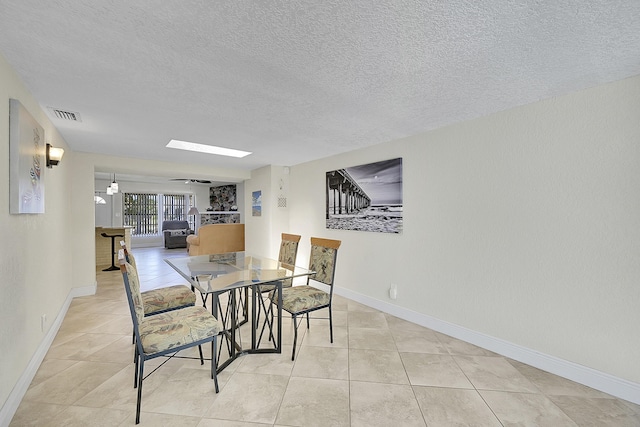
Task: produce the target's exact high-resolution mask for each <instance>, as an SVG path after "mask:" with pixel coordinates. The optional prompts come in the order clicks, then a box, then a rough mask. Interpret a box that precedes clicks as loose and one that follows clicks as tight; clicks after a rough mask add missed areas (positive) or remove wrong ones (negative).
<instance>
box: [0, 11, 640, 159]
mask: <svg viewBox="0 0 640 427" xmlns="http://www.w3.org/2000/svg"><path fill="white" fill-rule="evenodd" d="M0 52H1V53H2V55H4V57H5V58H6V59H7V61H8V62H9V63H10V64H11V65H12V67H13V68H14V69H15V70H16V71H17V73H18V74H19V75H20V77H21V78H22V80H23V81H24V83H25V84H26V86H27V87H28V88H29V90H30V91H31V92H32V93H33V95H34V96H35V97H36V98H37V99H38V101H39V102H40V104H41V106H42V107H43V108H45V109H46V108H47V107H54V108H60V109H63V110H69V111H73V112H78V113H80V116H81V118H82V122H81V123H73V122H67V121H63V120H60V119H57V118H54V117H53V115H51V118H52V121H53V123H54V124H55V125H56V127H58V129H59V130H60V132H61V134H62V135H63V137H64V138H65V139H66V141H67V142H68V144H69V145H70V147H71V148H72V149H74V150H77V151H86V152H95V153H105V154H110V155H118V156H127V157H141V158H150V159H158V160H165V161H177V162H182V163H198V164H208V165H212V166H223V167H226V168H242V169H254V168H256V167H260V166H263V165H267V164H277V165H295V164H298V163H301V162H305V161H309V160H313V159H317V158H321V157H326V156H329V155H332V154H336V153H340V152H344V151H349V150H353V149H356V148H360V147H364V146H368V145H373V144H377V143H381V142H385V141H389V140H393V139H397V138H400V137H405V136H409V135H414V134H417V133H420V132H424V131H427V130H430V129H434V128H438V127H441V126H444V125H447V124H451V123H454V122H459V121H462V120H467V119H471V118H475V117H480V116H484V115H487V114H490V113H492V112H495V111H500V110H504V109H508V108H511V107H514V106H517V105H523V104H527V103H531V102H535V101H537V100H540V99H543V98H548V97H552V96H556V95H561V94H565V93H568V92H571V91H574V90H578V89H582V88H586V87H590V86H595V85H598V84H601V83H605V82H609V81H614V80H619V79H622V78H626V77H629V76H632V75H637V74H640V1H638V0H627V1H615V0H603V1H590V0H567V1H539V0H536V1H534V0H529V1H527V0H510V1H509V0H505V1H473V0H450V1H435V0H423V1H410V0H404V1H386V0H384V1H383V0H376V1H372V0H362V1H344V0H309V1H285V0H279V1H275V0H272V1H235V0H234V1H231V0H229V1H209V0H200V1H195V0H192V1H180V2H174V1H166V0H165V1H162V0H157V1H154V0H144V1H142V0H136V1H131V0H109V1H104V2H97V1H94V2H83V1H78V0H47V1H36V0H0ZM48 113H49V112H48ZM172 138H175V139H182V140H189V141H195V142H200V143H204V144H211V145H220V146H225V147H231V148H237V149H240V150H248V151H253V152H254V154H252V155H250V156H248V157H246V158H244V159H229V158H220V157H217V156H211V155H203V154H191V153H186V152H184V153H183V152H179V151H176V150H172V149H169V148H165V145H166V144H167V142H168V141H169V140H170V139H172Z"/></svg>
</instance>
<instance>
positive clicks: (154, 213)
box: [122, 193, 159, 236]
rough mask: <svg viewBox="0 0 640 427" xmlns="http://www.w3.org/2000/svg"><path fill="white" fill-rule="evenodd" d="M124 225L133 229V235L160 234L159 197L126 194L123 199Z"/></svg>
mask: <svg viewBox="0 0 640 427" xmlns="http://www.w3.org/2000/svg"><path fill="white" fill-rule="evenodd" d="M122 210H123V218H122V220H123V223H124V225H125V227H126V226H129V227H133V228H132V229H131V234H132V235H137V236H145V235H151V234H158V222H159V218H158V195H157V194H145V193H124V194H123V197H122Z"/></svg>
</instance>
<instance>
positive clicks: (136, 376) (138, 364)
mask: <svg viewBox="0 0 640 427" xmlns="http://www.w3.org/2000/svg"><path fill="white" fill-rule="evenodd" d="M133 361H134V362H135V364H136V366H135V369H136V371H135V373H134V376H133V388H136V387H137V386H138V375H139V371H138V369H140V363H139V362H140V355H139V354H138V346H137V345H136V348H135V355H134V356H133Z"/></svg>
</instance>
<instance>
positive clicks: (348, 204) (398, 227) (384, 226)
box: [326, 158, 403, 233]
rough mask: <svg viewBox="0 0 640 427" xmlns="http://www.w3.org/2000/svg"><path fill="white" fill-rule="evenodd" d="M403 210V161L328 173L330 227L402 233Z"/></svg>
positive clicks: (327, 191) (366, 165) (328, 218)
mask: <svg viewBox="0 0 640 427" xmlns="http://www.w3.org/2000/svg"><path fill="white" fill-rule="evenodd" d="M402 211H403V207H402V158H397V159H391V160H384V161H381V162H376V163H369V164H365V165H359V166H353V167H349V168H344V169H337V170H334V171H330V172H327V174H326V221H327V228H330V229H338V230H356V231H371V232H379V233H401V232H402Z"/></svg>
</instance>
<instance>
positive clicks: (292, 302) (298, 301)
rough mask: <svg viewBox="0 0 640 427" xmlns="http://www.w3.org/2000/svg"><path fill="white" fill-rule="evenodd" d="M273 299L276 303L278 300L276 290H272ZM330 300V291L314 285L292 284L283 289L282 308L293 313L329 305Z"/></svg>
mask: <svg viewBox="0 0 640 427" xmlns="http://www.w3.org/2000/svg"><path fill="white" fill-rule="evenodd" d="M271 300H272V301H273V302H274V303H275V302H276V301H277V295H276V294H275V292H272V294H271ZM329 301H330V297H329V294H328V293H326V292H325V291H322V290H320V289H318V288H314V287H313V286H308V285H303V286H292V287H290V288H286V289H282V309H283V310H286V311H288V312H289V313H292V314H295V313H301V312H304V311H307V310H310V309H312V308H317V307H322V306H325V305H328V304H329Z"/></svg>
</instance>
